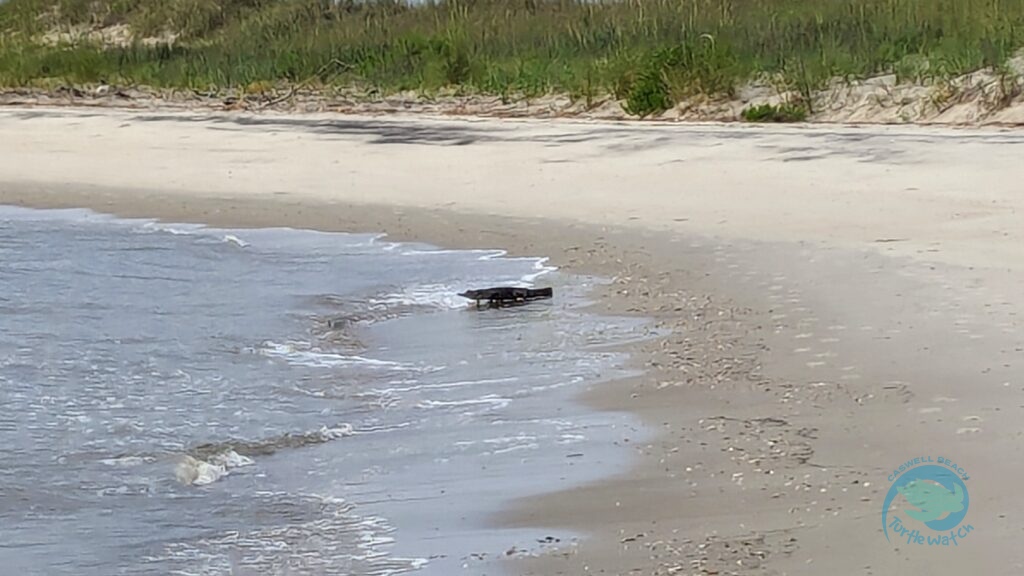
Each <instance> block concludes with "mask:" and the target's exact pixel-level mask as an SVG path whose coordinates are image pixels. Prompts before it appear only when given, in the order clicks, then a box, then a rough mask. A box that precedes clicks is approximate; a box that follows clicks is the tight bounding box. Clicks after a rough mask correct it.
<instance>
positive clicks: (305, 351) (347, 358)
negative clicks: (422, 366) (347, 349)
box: [254, 340, 412, 369]
mask: <svg viewBox="0 0 1024 576" xmlns="http://www.w3.org/2000/svg"><path fill="white" fill-rule="evenodd" d="M254 352H255V353H256V354H259V355H261V356H267V357H270V358H281V359H283V360H285V361H286V362H288V363H289V364H293V365H297V366H312V367H315V368H334V367H337V366H367V367H372V368H386V369H409V368H412V367H411V366H407V365H405V364H402V363H400V362H391V361H388V360H376V359H374V358H366V357H365V356H358V355H346V354H337V353H335V352H324V351H321V350H319V349H317V348H312V347H309V345H308V344H306V343H303V342H285V343H283V344H279V343H276V342H271V341H269V340H268V341H266V342H264V343H263V345H262V347H260V348H257V349H255V350H254Z"/></svg>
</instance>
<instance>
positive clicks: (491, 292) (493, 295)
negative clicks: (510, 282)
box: [459, 286, 554, 306]
mask: <svg viewBox="0 0 1024 576" xmlns="http://www.w3.org/2000/svg"><path fill="white" fill-rule="evenodd" d="M459 296H462V297H463V298H469V299H470V300H476V305H477V306H479V305H480V304H481V303H482V302H484V301H486V302H487V303H488V305H490V306H512V305H515V304H523V303H526V302H530V301H532V300H543V299H546V298H551V297H552V296H554V290H552V289H551V288H536V289H535V288H513V287H511V286H499V287H496V288H483V289H480V290H466V291H465V292H460V293H459Z"/></svg>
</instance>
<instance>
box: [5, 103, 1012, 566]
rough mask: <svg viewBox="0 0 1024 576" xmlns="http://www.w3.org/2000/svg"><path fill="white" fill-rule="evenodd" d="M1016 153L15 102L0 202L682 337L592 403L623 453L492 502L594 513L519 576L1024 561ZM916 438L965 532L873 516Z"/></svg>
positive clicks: (707, 133) (694, 130)
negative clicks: (598, 283)
mask: <svg viewBox="0 0 1024 576" xmlns="http://www.w3.org/2000/svg"><path fill="white" fill-rule="evenodd" d="M1022 152H1024V133H1022V132H1019V131H1013V130H992V129H984V130H982V129H956V130H954V129H945V128H943V129H939V128H922V127H908V126H900V127H872V126H861V127H838V126H787V127H751V126H729V125H710V124H708V125H701V124H658V123H644V124H628V123H601V122H583V121H562V120H543V121H540V120H493V119H486V120H485V119H469V118H464V119H459V118H430V117H423V116H400V115H393V116H384V117H359V116H341V115H278V114H260V115H256V114H217V113H203V114H197V113H188V112H161V111H138V110H136V111H116V110H108V109H104V110H85V109H45V108H6V109H2V110H0V159H2V162H0V203H2V204H13V205H20V206H31V207H88V208H92V209H94V210H97V211H100V212H107V213H113V214H117V215H122V216H139V217H154V218H161V219H166V220H172V221H189V222H199V223H206V224H211V225H217V226H226V227H264V226H289V227H296V228H311V229H317V230H326V231H346V232H380V231H383V232H386V233H388V235H389V236H391V237H393V238H396V239H400V240H419V241H424V242H428V243H432V244H436V245H439V246H444V247H454V248H502V249H505V250H508V251H509V252H510V253H511V254H514V255H530V256H548V257H550V258H551V262H552V263H553V264H555V265H557V266H559V267H560V268H561V269H563V270H566V271H569V272H580V273H586V274H593V275H599V276H603V277H606V278H610V279H612V280H613V281H612V283H611V284H610V285H609V286H608V287H606V288H602V289H599V293H598V294H595V299H596V302H597V303H596V307H598V308H599V309H601V310H607V311H611V312H615V313H621V314H636V315H640V316H644V317H650V318H653V319H654V320H655V322H656V324H657V325H658V326H659V327H661V328H665V329H667V330H670V331H671V333H670V334H669V335H668V336H666V337H664V338H660V339H657V340H654V341H650V342H645V343H641V344H637V345H635V346H633V347H632V348H631V349H630V352H631V354H632V358H633V361H634V362H635V363H636V366H637V367H638V368H641V369H643V370H644V374H643V375H642V376H640V377H637V378H635V379H632V380H628V381H621V382H616V383H614V384H610V385H602V386H595V387H592V389H590V390H589V391H588V392H587V393H586V394H585V396H584V398H583V400H584V401H585V402H586V403H588V404H590V405H592V406H594V407H597V408H599V409H603V410H615V411H629V412H633V413H635V414H637V415H639V416H640V417H641V418H642V419H643V421H644V422H646V423H647V424H648V425H649V427H650V431H649V432H651V434H648V433H647V432H645V431H636V433H635V434H634V433H631V432H629V431H626V430H623V431H622V434H623V435H622V438H621V441H620V442H619V443H618V445H619V448H620V449H621V450H622V451H624V452H625V453H629V454H631V455H632V458H633V461H634V466H633V468H632V470H631V471H630V472H628V473H627V474H623V475H620V476H615V477H611V478H607V479H605V480H603V481H601V482H598V483H594V484H590V485H587V486H583V487H580V488H578V489H575V490H572V491H570V492H569V493H553V494H550V495H547V496H544V497H540V498H533V499H529V500H526V501H523V502H519V503H518V504H517V505H516V506H514V507H513V508H512V509H510V510H508V511H507V512H506V513H505V514H502V515H501V516H499V517H496V518H495V519H494V522H495V524H497V525H502V526H515V527H525V528H535V529H537V534H538V538H543V536H544V529H545V528H547V527H570V528H575V529H579V530H582V531H584V532H587V533H588V534H590V537H589V538H587V539H585V540H582V541H580V542H578V543H572V544H570V545H568V546H566V547H564V548H562V549H560V550H559V551H558V552H557V553H553V554H548V555H543V556H540V557H530V556H525V555H517V554H510V555H509V556H508V558H507V562H505V563H504V567H505V568H507V571H508V573H510V574H523V575H525V574H532V575H549V574H572V575H577V574H651V575H655V574H657V575H663V574H743V575H755V574H756V575H769V574H808V575H819V574H880V575H886V574H959V573H963V572H964V571H966V570H977V569H979V568H982V569H984V570H985V571H987V572H989V573H993V574H1020V573H1021V571H1022V570H1024V551H1021V550H1020V549H1018V548H1017V547H1016V546H1015V544H1014V542H1015V541H1016V538H1017V537H1018V536H1019V535H1020V534H1021V531H1022V530H1024V521H1022V518H1024V501H1022V500H1020V499H1019V498H1016V497H1015V493H1014V490H1015V489H1014V488H1013V487H1012V486H1011V484H1012V482H1013V481H1014V480H1015V478H1016V477H1017V476H1018V475H1019V474H1020V473H1021V472H1022V471H1024V464H1021V461H1020V459H1019V455H1020V436H1021V433H1022V427H1021V425H1020V413H1019V411H1020V410H1022V408H1024V402H1022V399H1024V378H1022V376H1024V371H1022V368H1021V358H1022V354H1024V326H1022V323H1021V315H1020V312H1021V309H1022V305H1024V296H1022V293H1021V290H1020V287H1021V286H1024V283H1022V280H1024V265H1022V263H1024V193H1022V190H1024V189H1022V185H1021V182H1022V177H1024V167H1022V166H1021V164H1020V158H1021V154H1022ZM649 437H650V438H653V439H649ZM920 457H934V458H935V459H938V458H940V457H941V458H943V459H948V460H953V461H955V463H956V464H957V466H958V467H960V468H963V469H964V470H965V471H966V473H965V475H967V476H968V477H969V479H968V480H966V485H967V487H968V488H969V490H970V502H969V504H970V505H969V511H968V513H967V515H966V518H965V520H964V525H967V524H969V525H971V526H972V527H973V529H972V531H971V532H970V533H969V534H968V535H967V536H965V537H963V538H961V539H960V540H959V541H957V542H956V543H949V545H948V546H942V545H937V546H930V545H918V544H916V543H915V542H913V541H912V538H911V539H908V537H907V536H905V535H904V536H902V537H896V536H893V535H892V531H891V530H890V537H891V538H892V541H891V542H889V541H887V539H886V536H885V535H883V530H882V526H883V524H882V520H881V519H882V509H883V501H884V499H885V497H886V493H887V491H888V490H889V488H890V485H891V484H892V480H891V478H890V476H891V475H892V474H893V471H894V470H895V469H897V468H898V467H899V466H900V465H901V464H903V463H905V462H907V461H908V460H913V459H914V458H920ZM898 508H900V509H901V510H902V508H903V505H902V504H901V505H900V506H899V507H898ZM466 573H474V572H473V567H472V566H471V567H470V568H469V569H467V571H466Z"/></svg>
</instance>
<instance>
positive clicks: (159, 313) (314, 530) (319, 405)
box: [0, 208, 646, 576]
mask: <svg viewBox="0 0 1024 576" xmlns="http://www.w3.org/2000/svg"><path fill="white" fill-rule="evenodd" d="M534 282H538V283H541V284H543V285H554V286H555V290H556V296H557V298H556V299H555V300H552V301H546V302H539V303H534V304H530V305H528V306H525V307H521V308H517V309H502V310H473V309H470V308H468V307H467V306H466V305H465V303H464V302H462V301H461V299H460V298H459V297H457V296H454V294H455V292H457V291H460V290H462V289H464V288H466V287H482V286H487V285H492V284H522V285H531V284H532V283H534ZM591 282H592V281H591V280H588V279H585V278H569V277H566V276H565V275H562V274H560V273H558V272H555V271H553V270H552V269H551V268H549V267H546V266H545V264H544V261H543V260H539V259H514V258H506V257H504V256H503V255H502V254H501V253H500V252H493V251H450V250H439V249H436V248H433V247H431V246H425V245H418V244H398V243H391V242H387V241H386V240H384V239H383V238H382V237H379V236H371V235H347V234H326V233H317V232H309V231H296V230H286V229H270V230H266V229H265V230H215V229H208V228H203V227H200V226H185V225H164V224H157V223H155V222H151V221H142V220H131V221H129V220H119V219H114V218H110V217H105V216H100V215H96V214H92V213H89V212H85V211H30V210H22V209H14V208H2V209H0V403H2V407H3V408H2V410H0V462H2V465H0V564H2V565H3V566H4V567H5V568H4V572H5V573H11V574H46V575H65V574H67V575H72V574H73V575H76V576H90V575H97V576H100V575H102V576H107V575H111V574H204V575H205V574H247V575H248V574H254V575H255V574H259V575H263V574H275V575H276V574H344V575H354V576H359V575H369V574H397V573H403V572H407V571H412V570H419V571H420V572H419V573H432V574H449V573H452V571H453V570H454V569H457V568H460V567H462V566H469V565H472V564H473V563H477V562H485V561H488V559H491V558H495V557H500V556H501V555H502V554H503V553H504V552H505V551H509V550H510V549H512V548H515V550H517V551H518V552H517V553H520V552H525V553H531V551H536V550H537V549H539V548H541V547H542V545H540V544H538V540H539V539H542V538H538V533H534V532H533V531H528V530H518V531H513V530H500V529H493V528H489V526H491V525H493V519H494V517H495V516H494V515H495V514H497V513H498V512H499V511H500V510H501V509H502V506H503V505H505V504H506V503H507V502H508V501H510V500H511V499H514V498H516V497H520V496H524V495H528V494H531V493H537V492H545V491H549V490H554V489H559V488H564V487H566V486H571V485H572V484H573V483H577V482H582V481H585V480H589V479H593V478H596V477H599V476H601V475H604V474H606V473H608V472H610V471H613V469H614V468H615V467H616V466H621V465H622V464H623V463H624V462H623V459H624V457H625V456H624V455H623V454H621V453H620V452H617V451H614V450H610V449H609V445H610V441H611V439H613V438H615V437H617V436H618V435H619V433H618V431H617V429H618V428H619V427H623V426H635V423H634V422H632V421H631V420H629V419H628V417H627V416H624V415H612V414H597V413H593V412H589V411H587V410H584V409H583V408H582V407H580V406H579V405H577V404H575V403H573V402H572V401H571V400H570V398H571V396H572V395H573V394H575V393H576V392H578V391H579V390H580V387H581V386H583V385H585V384H587V383H593V382H596V381H598V380H602V379H609V378H613V377H616V376H621V375H623V374H624V373H625V372H624V371H623V370H622V369H621V366H622V364H623V362H624V357H623V356H622V355H621V354H619V353H614V352H610V351H609V348H608V346H607V345H608V344H610V343H615V342H619V341H624V340H626V339H630V338H635V336H636V334H637V333H638V332H640V333H642V332H643V331H644V330H646V328H645V327H644V325H643V324H642V323H641V322H640V321H638V320H630V319H623V318H605V317H598V316H594V315H591V314H589V313H587V312H585V311H584V310H583V309H582V308H583V306H584V305H585V304H586V300H585V295H586V292H587V290H588V287H589V284H590V283H591ZM545 534H548V535H550V534H552V533H550V532H546V533H545ZM570 536H571V535H567V534H559V535H555V536H552V538H555V537H557V538H559V539H560V540H563V541H564V538H568V537H570ZM545 545H546V544H545Z"/></svg>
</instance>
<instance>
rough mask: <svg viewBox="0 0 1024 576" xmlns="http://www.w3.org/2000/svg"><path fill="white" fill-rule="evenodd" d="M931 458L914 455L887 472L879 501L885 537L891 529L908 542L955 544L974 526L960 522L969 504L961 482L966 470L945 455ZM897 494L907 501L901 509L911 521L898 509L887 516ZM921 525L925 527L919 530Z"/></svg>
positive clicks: (964, 485)
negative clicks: (885, 489)
mask: <svg viewBox="0 0 1024 576" xmlns="http://www.w3.org/2000/svg"><path fill="white" fill-rule="evenodd" d="M931 462H935V460H934V459H932V457H930V456H928V457H924V458H915V459H913V460H910V461H908V462H906V463H904V464H901V465H900V466H899V468H898V469H897V470H895V471H894V472H893V473H892V474H891V475H890V476H889V479H890V480H892V486H891V487H890V488H889V492H888V493H887V494H886V495H885V501H884V502H883V503H882V531H883V532H884V534H885V539H886V540H890V538H889V532H890V530H891V531H892V532H893V534H894V535H895V536H896V537H898V538H899V539H901V540H902V539H904V538H905V539H906V541H907V543H908V544H921V545H924V544H928V545H929V546H934V545H942V546H949V545H950V544H952V545H953V546H959V541H960V540H961V539H963V538H964V537H966V536H967V534H968V533H970V532H971V531H972V530H974V527H973V526H971V525H970V524H965V525H962V526H961V524H962V523H963V520H964V517H965V516H966V515H967V509H968V507H969V505H970V495H969V494H968V491H967V485H966V484H965V483H964V480H966V479H967V478H968V476H967V474H966V473H965V472H964V470H963V468H960V467H958V466H957V465H956V464H954V463H952V461H950V460H947V459H946V458H942V457H939V458H938V462H937V463H936V464H931ZM921 464H923V465H921ZM897 496H902V498H903V499H904V500H905V501H906V503H907V504H908V505H909V506H908V507H907V508H905V509H904V510H903V512H904V513H905V514H906V517H907V518H909V519H910V520H911V521H912V522H905V521H904V520H903V519H902V518H900V517H899V516H898V512H894V514H893V517H892V518H891V519H890V518H889V510H890V508H891V507H892V504H893V500H895V499H896V497H897ZM898 507H899V502H898V501H897V508H898ZM915 524H923V526H921V527H918V526H915ZM922 528H927V529H928V530H926V531H925V532H924V533H922ZM890 541H891V540H890Z"/></svg>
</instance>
